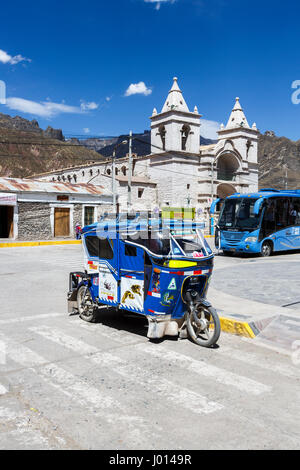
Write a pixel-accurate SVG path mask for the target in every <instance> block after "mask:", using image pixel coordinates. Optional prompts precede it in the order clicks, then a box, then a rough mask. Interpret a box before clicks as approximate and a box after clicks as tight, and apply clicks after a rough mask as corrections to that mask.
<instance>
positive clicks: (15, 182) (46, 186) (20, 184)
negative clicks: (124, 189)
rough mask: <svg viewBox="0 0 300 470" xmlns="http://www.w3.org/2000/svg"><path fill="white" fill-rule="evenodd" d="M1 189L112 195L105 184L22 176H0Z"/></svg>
mask: <svg viewBox="0 0 300 470" xmlns="http://www.w3.org/2000/svg"><path fill="white" fill-rule="evenodd" d="M0 191H4V192H6V191H9V192H15V193H16V192H17V193H22V192H30V193H32V192H33V193H35V192H37V193H59V194H78V195H79V194H88V195H95V196H100V195H101V196H110V195H111V192H110V191H107V190H106V189H104V187H103V186H100V185H95V184H86V183H78V184H72V183H62V182H52V181H39V180H34V179H26V180H24V179H21V178H0Z"/></svg>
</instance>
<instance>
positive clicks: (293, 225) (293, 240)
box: [286, 198, 300, 249]
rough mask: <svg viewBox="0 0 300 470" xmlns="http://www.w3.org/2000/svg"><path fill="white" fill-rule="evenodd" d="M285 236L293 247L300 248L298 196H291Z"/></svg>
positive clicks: (299, 201) (299, 207)
mask: <svg viewBox="0 0 300 470" xmlns="http://www.w3.org/2000/svg"><path fill="white" fill-rule="evenodd" d="M286 237H287V240H288V241H289V243H290V244H291V245H292V247H293V248H295V249H297V248H300V198H292V199H291V201H290V208H289V221H288V227H287V229H286Z"/></svg>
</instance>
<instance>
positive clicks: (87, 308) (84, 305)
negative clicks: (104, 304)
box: [77, 286, 96, 323]
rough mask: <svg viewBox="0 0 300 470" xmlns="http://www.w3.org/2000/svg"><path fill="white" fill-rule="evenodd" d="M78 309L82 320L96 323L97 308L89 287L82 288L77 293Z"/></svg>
mask: <svg viewBox="0 0 300 470" xmlns="http://www.w3.org/2000/svg"><path fill="white" fill-rule="evenodd" d="M77 309H78V313H79V316H80V318H81V319H82V320H84V321H87V322H90V323H93V322H95V321H96V308H95V306H94V303H93V299H92V296H91V293H90V290H89V288H88V287H87V286H81V287H79V289H78V292H77Z"/></svg>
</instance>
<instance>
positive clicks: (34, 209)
mask: <svg viewBox="0 0 300 470" xmlns="http://www.w3.org/2000/svg"><path fill="white" fill-rule="evenodd" d="M18 212H19V221H18V238H19V239H21V240H49V239H50V238H52V232H51V225H50V206H49V204H47V203H42V202H19V203H18Z"/></svg>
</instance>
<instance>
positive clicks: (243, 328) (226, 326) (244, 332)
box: [219, 317, 259, 339]
mask: <svg viewBox="0 0 300 470" xmlns="http://www.w3.org/2000/svg"><path fill="white" fill-rule="evenodd" d="M219 318H220V323H221V330H222V331H225V332H226V333H230V334H233V335H237V336H244V337H245V338H252V339H253V338H255V337H256V336H257V335H258V333H259V330H258V329H257V328H255V325H253V324H252V325H251V324H250V323H247V322H244V321H239V320H234V319H232V318H227V317H219Z"/></svg>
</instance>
